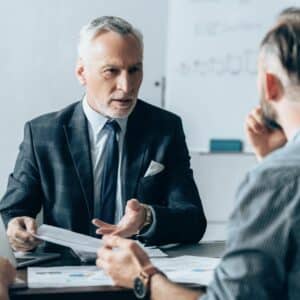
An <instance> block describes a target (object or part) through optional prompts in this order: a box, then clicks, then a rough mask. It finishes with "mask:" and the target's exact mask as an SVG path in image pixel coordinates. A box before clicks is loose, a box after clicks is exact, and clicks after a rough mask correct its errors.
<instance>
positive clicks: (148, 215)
mask: <svg viewBox="0 0 300 300" xmlns="http://www.w3.org/2000/svg"><path fill="white" fill-rule="evenodd" d="M142 206H143V207H144V209H145V221H144V224H143V226H142V228H141V229H143V228H144V227H146V226H148V225H150V224H151V223H152V211H151V208H150V207H149V205H146V204H142Z"/></svg>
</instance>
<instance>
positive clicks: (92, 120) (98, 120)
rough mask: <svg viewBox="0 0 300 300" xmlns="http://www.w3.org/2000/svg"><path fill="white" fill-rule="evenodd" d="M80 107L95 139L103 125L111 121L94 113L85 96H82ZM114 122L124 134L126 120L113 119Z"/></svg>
mask: <svg viewBox="0 0 300 300" xmlns="http://www.w3.org/2000/svg"><path fill="white" fill-rule="evenodd" d="M82 107H83V112H84V114H85V116H86V118H87V119H88V122H89V124H90V126H91V128H92V131H93V135H94V136H95V137H96V136H97V135H98V134H99V132H100V131H101V130H102V128H103V127H104V125H105V123H106V122H107V121H108V120H111V119H109V118H107V117H105V116H103V115H102V114H100V113H98V112H96V111H95V110H93V109H92V108H91V107H90V105H89V104H88V102H87V97H86V95H85V96H84V98H83V100H82ZM114 120H116V121H117V122H118V124H119V126H120V128H121V132H125V131H126V126H127V121H128V118H122V119H120V118H115V119H114Z"/></svg>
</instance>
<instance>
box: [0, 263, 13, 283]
mask: <svg viewBox="0 0 300 300" xmlns="http://www.w3.org/2000/svg"><path fill="white" fill-rule="evenodd" d="M15 276H16V270H15V268H14V267H13V266H12V265H11V263H10V262H9V261H8V260H7V259H5V258H3V257H0V285H2V286H3V287H5V288H7V287H8V286H9V285H10V284H12V283H13V281H14V279H15Z"/></svg>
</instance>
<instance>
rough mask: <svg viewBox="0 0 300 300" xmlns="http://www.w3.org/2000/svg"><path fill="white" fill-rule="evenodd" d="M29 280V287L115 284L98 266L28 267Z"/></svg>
mask: <svg viewBox="0 0 300 300" xmlns="http://www.w3.org/2000/svg"><path fill="white" fill-rule="evenodd" d="M27 280H28V287H29V288H46V287H48V288H51V287H55V288H57V287H82V286H101V285H113V282H112V280H111V279H110V278H109V277H108V276H107V275H105V273H104V272H103V270H101V269H98V268H97V267H96V266H71V267H48V268H40V267H32V268H28V275H27Z"/></svg>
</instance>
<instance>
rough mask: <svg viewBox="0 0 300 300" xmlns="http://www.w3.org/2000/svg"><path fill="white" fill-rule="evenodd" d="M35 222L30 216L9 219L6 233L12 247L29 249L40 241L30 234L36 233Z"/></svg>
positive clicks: (23, 249) (22, 249) (19, 249)
mask: <svg viewBox="0 0 300 300" xmlns="http://www.w3.org/2000/svg"><path fill="white" fill-rule="evenodd" d="M36 228H37V224H36V221H35V219H33V218H30V217H17V218H13V219H11V220H10V221H9V223H8V226H7V235H8V239H9V242H10V244H11V246H12V248H13V249H14V250H16V251H23V252H26V251H30V250H32V249H34V248H36V247H37V245H38V244H40V243H41V241H40V240H38V239H36V238H35V237H34V236H33V235H32V234H33V233H36Z"/></svg>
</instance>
